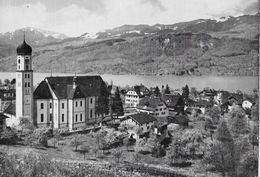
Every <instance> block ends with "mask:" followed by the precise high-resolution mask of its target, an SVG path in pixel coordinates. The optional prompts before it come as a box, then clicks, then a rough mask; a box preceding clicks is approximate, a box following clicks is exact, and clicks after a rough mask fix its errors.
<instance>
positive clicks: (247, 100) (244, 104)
mask: <svg viewBox="0 0 260 177" xmlns="http://www.w3.org/2000/svg"><path fill="white" fill-rule="evenodd" d="M254 104H255V102H254V101H253V100H252V99H250V98H245V99H244V100H243V102H242V107H243V108H244V109H251V108H252V106H253V105H254Z"/></svg>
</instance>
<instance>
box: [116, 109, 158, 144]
mask: <svg viewBox="0 0 260 177" xmlns="http://www.w3.org/2000/svg"><path fill="white" fill-rule="evenodd" d="M155 122H156V118H154V117H152V116H151V115H149V114H146V113H137V114H133V115H129V116H127V117H126V119H125V120H124V121H122V122H121V125H125V126H126V127H127V131H128V133H129V134H130V135H132V136H133V138H136V139H138V138H139V135H143V134H144V133H148V132H150V131H154V125H155Z"/></svg>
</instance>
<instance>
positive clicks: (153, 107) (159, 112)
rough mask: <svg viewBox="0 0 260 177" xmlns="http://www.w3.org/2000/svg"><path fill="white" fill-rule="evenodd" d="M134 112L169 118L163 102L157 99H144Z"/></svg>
mask: <svg viewBox="0 0 260 177" xmlns="http://www.w3.org/2000/svg"><path fill="white" fill-rule="evenodd" d="M136 110H137V111H138V112H145V113H147V114H151V115H152V116H154V117H156V118H159V117H167V116H169V110H168V107H167V106H166V104H165V103H164V101H163V100H161V99H160V98H158V97H152V96H151V97H145V98H143V99H142V100H141V101H140V103H139V104H138V105H137V107H136Z"/></svg>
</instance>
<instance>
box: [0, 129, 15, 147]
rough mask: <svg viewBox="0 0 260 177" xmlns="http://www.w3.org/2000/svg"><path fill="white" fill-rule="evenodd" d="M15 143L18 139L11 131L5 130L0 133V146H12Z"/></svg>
mask: <svg viewBox="0 0 260 177" xmlns="http://www.w3.org/2000/svg"><path fill="white" fill-rule="evenodd" d="M17 141H18V137H17V135H16V133H15V132H14V131H12V130H9V129H5V130H3V131H2V132H1V133H0V144H7V145H14V144H16V143H17Z"/></svg>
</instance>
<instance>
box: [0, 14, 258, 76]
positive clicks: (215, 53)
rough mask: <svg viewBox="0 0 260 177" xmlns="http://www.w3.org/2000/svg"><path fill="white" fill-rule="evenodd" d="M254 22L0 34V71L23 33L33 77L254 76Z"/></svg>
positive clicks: (253, 18)
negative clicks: (75, 33) (44, 74)
mask: <svg viewBox="0 0 260 177" xmlns="http://www.w3.org/2000/svg"><path fill="white" fill-rule="evenodd" d="M258 18H259V17H258V14H256V15H244V16H239V17H232V16H229V17H222V18H220V19H214V20H212V19H198V20H194V21H189V22H181V23H176V24H168V25H166V24H155V25H146V24H141V25H123V26H120V27H116V28H113V29H108V30H105V31H103V32H99V33H96V34H89V33H87V32H86V33H84V34H82V35H80V36H78V37H67V36H66V35H64V34H60V33H55V32H50V31H45V30H41V29H36V28H23V29H19V30H16V31H14V32H7V33H4V34H0V63H1V65H0V71H15V66H16V59H15V58H16V57H15V48H16V46H17V45H19V44H20V43H21V41H22V39H23V35H24V33H25V34H26V35H25V36H26V41H27V43H29V44H30V45H31V46H32V47H33V65H34V66H33V67H34V70H35V71H37V72H66V73H74V72H77V73H95V74H104V73H110V74H145V75H146V74H151V75H154V74H160V75H165V74H174V75H205V74H212V75H247V76H256V75H258V53H259V50H258V48H259V43H258V38H259V34H258V24H259V21H258ZM2 63H3V64H2Z"/></svg>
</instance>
